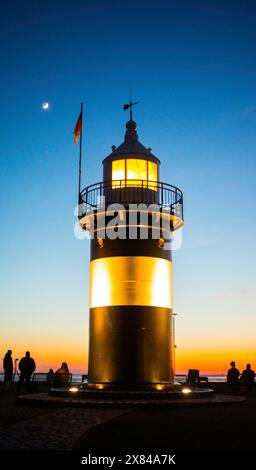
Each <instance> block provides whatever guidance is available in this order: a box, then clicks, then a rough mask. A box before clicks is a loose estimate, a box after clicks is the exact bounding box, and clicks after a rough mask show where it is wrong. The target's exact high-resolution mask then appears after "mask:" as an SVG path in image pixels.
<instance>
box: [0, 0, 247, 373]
mask: <svg viewBox="0 0 256 470" xmlns="http://www.w3.org/2000/svg"><path fill="white" fill-rule="evenodd" d="M255 13H256V7H255V3H254V2H253V1H243V2H242V1H227V0H224V1H210V0H209V1H206V2H203V1H201V2H199V1H193V0H191V1H183V0H181V1H161V0H160V1H158V2H157V3H156V2H151V1H147V2H146V1H140V0H139V1H137V2H135V1H130V2H124V3H123V2H111V1H104V2H103V1H95V2H89V1H87V0H83V1H81V0H73V1H72V2H71V1H57V0H53V1H51V2H50V1H37V2H35V1H33V2H32V1H28V0H27V1H24V2H18V1H13V2H12V3H10V4H8V5H7V4H6V5H5V6H3V7H2V12H1V18H0V47H1V78H0V81H1V86H0V96H1V107H0V117H1V128H0V142H1V154H0V158H1V199H0V205H1V216H2V227H1V233H0V242H1V243H0V251H1V271H0V286H1V296H0V298H1V318H2V320H1V339H0V341H1V344H2V345H3V346H2V348H3V350H2V348H1V349H0V356H2V355H3V352H5V351H4V350H5V349H6V348H7V347H12V348H13V350H15V348H16V351H17V354H18V357H19V356H20V354H22V352H23V350H25V349H26V348H27V347H28V348H30V349H31V351H34V352H35V354H36V355H37V357H36V359H37V360H38V363H40V361H42V365H47V366H48V365H49V364H50V359H49V358H50V357H51V354H52V356H54V360H56V362H58V361H61V360H64V359H66V360H67V362H69V363H70V364H71V365H72V364H73V367H76V368H81V367H80V366H81V364H80V362H79V361H80V359H79V358H82V359H81V363H83V357H84V358H86V354H87V328H88V261H89V245H88V242H86V241H78V240H77V239H76V238H75V237H74V235H73V229H74V223H75V217H74V208H75V204H76V199H77V168H78V146H74V145H73V137H72V131H73V127H74V125H75V122H76V119H77V117H78V114H79V106H80V101H81V100H83V102H84V107H85V111H84V167H83V185H84V186H86V185H88V184H91V183H94V182H98V181H100V180H101V178H102V173H101V172H102V167H101V161H102V160H103V158H104V157H105V156H106V155H108V154H109V152H110V147H111V145H113V144H115V145H118V144H120V143H121V141H122V139H123V134H124V128H125V122H126V120H127V118H128V115H126V113H124V112H123V111H122V105H123V104H124V103H125V102H127V100H128V99H129V89H130V87H131V88H132V90H133V96H134V98H135V99H136V100H139V101H140V104H139V105H138V106H136V110H135V112H134V117H135V120H136V121H137V123H138V132H139V137H140V140H141V142H142V143H143V144H144V145H145V146H150V147H152V150H153V153H154V154H155V155H157V156H158V157H159V158H160V160H161V180H162V181H164V182H167V183H171V184H174V185H176V186H178V187H180V188H181V189H182V190H183V192H184V211H185V212H184V213H185V220H186V224H185V228H184V233H183V246H182V249H181V250H180V251H178V252H177V253H175V256H174V304H175V310H176V311H177V312H179V317H178V320H177V335H176V336H177V343H178V350H177V363H178V367H179V368H180V369H183V368H185V369H186V368H188V367H191V366H192V365H195V366H196V365H198V364H199V366H200V367H203V366H201V365H200V364H201V362H200V357H204V356H205V357H208V358H209V357H210V355H211V354H212V355H213V358H212V362H211V365H210V366H209V367H211V370H215V369H216V370H220V369H221V367H222V366H217V365H216V367H215V366H214V353H213V351H214V348H216V347H217V349H218V351H219V352H222V357H223V361H224V362H225V363H226V362H229V360H230V359H232V358H233V357H234V355H236V356H235V359H237V361H239V357H243V354H247V356H246V357H249V358H252V359H251V360H253V357H255V353H256V346H255V330H256V319H255V300H256V287H255V278H256V275H255V264H256V255H255V228H256V217H255V196H256V194H255V193H256V190H255V170H256V162H255V150H256V137H255V136H256V134H255V124H256V87H255V83H256V61H255V51H256V30H255ZM43 101H49V103H50V109H49V111H47V112H45V111H43V110H42V108H41V103H42V102H43ZM56 338H58V340H57V345H56ZM216 338H218V341H217V345H216ZM39 345H40V347H39ZM74 345H75V348H76V353H74ZM40 348H41V349H40ZM227 348H228V351H227ZM46 350H47V351H48V352H49V354H48V356H49V357H48V356H47V355H45V356H44V351H46ZM64 353H65V354H66V358H64V357H63V354H64ZM35 354H34V355H35ZM225 354H226V355H225ZM231 355H232V357H231ZM39 356H40V357H39ZM46 356H47V357H48V359H49V360H48V359H47V357H46ZM41 358H42V359H41ZM193 361H194V362H193ZM192 362H193V364H192ZM40 364H41V363H40ZM255 366H256V364H255ZM255 366H254V367H255ZM214 367H215V369H214ZM218 367H219V369H218Z"/></svg>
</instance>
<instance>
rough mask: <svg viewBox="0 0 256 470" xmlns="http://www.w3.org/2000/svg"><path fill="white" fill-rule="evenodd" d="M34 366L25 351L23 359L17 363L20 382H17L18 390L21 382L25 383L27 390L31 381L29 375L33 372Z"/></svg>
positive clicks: (32, 360)
mask: <svg viewBox="0 0 256 470" xmlns="http://www.w3.org/2000/svg"><path fill="white" fill-rule="evenodd" d="M35 368H36V364H35V361H34V359H32V357H30V352H29V351H27V352H26V355H25V357H23V358H22V359H21V360H20V362H19V369H20V381H19V389H20V387H21V385H22V384H23V382H25V383H26V390H28V389H29V383H30V380H31V375H32V374H33V372H34V371H35Z"/></svg>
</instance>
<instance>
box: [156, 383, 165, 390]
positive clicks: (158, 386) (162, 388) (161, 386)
mask: <svg viewBox="0 0 256 470" xmlns="http://www.w3.org/2000/svg"><path fill="white" fill-rule="evenodd" d="M164 388H165V387H164V385H162V384H156V390H164Z"/></svg>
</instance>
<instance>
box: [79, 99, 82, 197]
mask: <svg viewBox="0 0 256 470" xmlns="http://www.w3.org/2000/svg"><path fill="white" fill-rule="evenodd" d="M81 126H82V127H81V134H80V148H79V176H78V205H79V204H80V202H81V196H80V195H81V177H82V137H83V102H81Z"/></svg>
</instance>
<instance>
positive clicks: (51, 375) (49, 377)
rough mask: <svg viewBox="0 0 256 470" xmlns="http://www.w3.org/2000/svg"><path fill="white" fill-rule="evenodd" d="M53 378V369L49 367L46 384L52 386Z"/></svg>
mask: <svg viewBox="0 0 256 470" xmlns="http://www.w3.org/2000/svg"><path fill="white" fill-rule="evenodd" d="M53 379H54V372H53V369H50V370H49V372H48V374H47V377H46V380H47V384H48V385H49V387H51V386H52V384H53Z"/></svg>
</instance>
